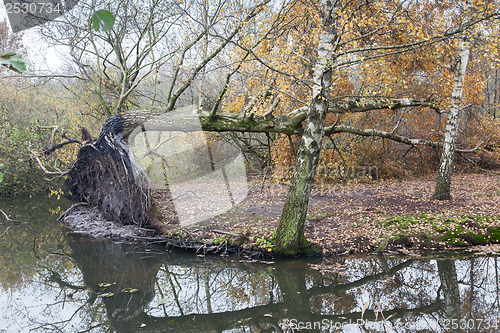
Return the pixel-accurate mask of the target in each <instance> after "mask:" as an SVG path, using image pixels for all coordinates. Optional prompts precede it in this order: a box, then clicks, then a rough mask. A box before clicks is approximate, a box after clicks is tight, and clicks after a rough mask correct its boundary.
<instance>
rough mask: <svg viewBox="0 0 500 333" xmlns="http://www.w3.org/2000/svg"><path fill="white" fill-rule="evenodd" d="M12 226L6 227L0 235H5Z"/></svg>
mask: <svg viewBox="0 0 500 333" xmlns="http://www.w3.org/2000/svg"><path fill="white" fill-rule="evenodd" d="M10 227H12V226H11V225H9V226H8V227H7V228H5V230H4V231H3V232H2V234H1V235H0V237H2V236H3V235H5V233H6V232H7V231H8V230H9V229H10Z"/></svg>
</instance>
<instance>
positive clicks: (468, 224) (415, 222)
mask: <svg viewBox="0 0 500 333" xmlns="http://www.w3.org/2000/svg"><path fill="white" fill-rule="evenodd" d="M497 220H498V217H490V216H472V215H463V214H462V215H457V216H455V217H446V218H444V217H442V216H436V215H432V214H426V213H423V214H420V215H418V216H388V217H386V218H385V221H382V222H381V224H380V226H381V227H383V228H387V229H392V230H393V231H392V233H391V235H390V236H389V237H387V238H385V239H384V240H382V241H381V242H380V243H379V244H377V251H382V250H384V249H385V248H387V247H388V246H397V247H401V246H413V245H415V244H418V245H419V246H421V247H433V246H439V245H442V244H445V245H447V246H468V245H485V244H492V243H500V227H497V226H492V222H493V221H497ZM416 226H418V227H419V228H418V230H419V231H418V232H416V230H417V229H414V227H416ZM421 230H424V231H421Z"/></svg>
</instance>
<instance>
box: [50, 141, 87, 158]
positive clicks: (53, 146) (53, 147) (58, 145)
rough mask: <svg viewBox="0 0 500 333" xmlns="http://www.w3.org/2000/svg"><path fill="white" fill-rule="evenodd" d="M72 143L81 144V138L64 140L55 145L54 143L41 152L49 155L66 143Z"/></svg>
mask: <svg viewBox="0 0 500 333" xmlns="http://www.w3.org/2000/svg"><path fill="white" fill-rule="evenodd" d="M71 143H79V144H82V143H81V142H80V141H79V140H77V139H68V140H66V141H63V142H60V143H57V144H55V145H52V146H50V147H48V148H45V149H44V150H42V152H41V154H43V155H49V154H50V153H52V152H53V151H55V150H56V149H59V148H61V147H64V146H66V145H69V144H71Z"/></svg>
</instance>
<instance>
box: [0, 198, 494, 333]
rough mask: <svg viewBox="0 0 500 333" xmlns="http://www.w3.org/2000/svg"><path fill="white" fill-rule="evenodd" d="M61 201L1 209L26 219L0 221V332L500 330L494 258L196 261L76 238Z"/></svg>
mask: <svg viewBox="0 0 500 333" xmlns="http://www.w3.org/2000/svg"><path fill="white" fill-rule="evenodd" d="M59 205H61V201H56V200H52V199H47V198H37V199H32V200H27V199H26V200H19V199H17V200H15V201H3V202H2V203H1V206H2V207H0V208H2V209H3V210H5V211H6V212H7V213H8V214H10V215H11V216H12V217H14V218H16V219H19V220H23V221H25V222H26V223H25V224H22V225H13V224H9V223H7V222H5V223H3V224H2V225H0V234H1V233H3V235H2V236H1V238H0V264H1V266H0V285H1V289H0V316H1V320H0V332H1V333H3V332H298V331H299V329H301V331H302V332H499V331H500V328H499V325H500V322H499V321H500V284H499V282H500V281H499V278H500V272H499V268H500V263H499V260H498V258H497V257H488V256H474V257H471V256H469V257H465V256H461V255H454V256H450V255H449V254H439V255H434V256H432V257H425V258H418V259H417V258H409V257H391V256H381V255H378V256H375V255H370V256H361V257H360V256H358V257H339V258H326V259H321V258H312V259H307V260H280V261H275V262H250V261H245V260H242V258H238V257H231V256H230V257H220V256H208V255H207V256H205V257H200V256H197V255H195V254H193V253H190V252H182V251H166V250H165V249H164V248H160V247H142V246H131V245H123V244H114V243H113V242H110V241H102V240H100V241H98V240H89V239H86V238H82V237H78V236H74V235H69V234H67V233H66V232H65V231H64V229H63V227H62V226H61V225H60V224H59V223H58V222H57V221H56V218H57V216H58V215H59V213H60V211H61V210H64V208H65V207H59ZM7 228H8V230H7ZM5 230H7V231H5ZM4 231H5V232H4Z"/></svg>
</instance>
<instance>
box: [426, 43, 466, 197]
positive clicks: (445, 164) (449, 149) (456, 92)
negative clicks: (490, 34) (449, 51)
mask: <svg viewBox="0 0 500 333" xmlns="http://www.w3.org/2000/svg"><path fill="white" fill-rule="evenodd" d="M469 52H470V46H469V43H468V42H467V41H466V40H465V39H464V40H463V41H462V43H461V45H460V53H459V56H458V63H457V67H456V69H455V87H454V88H453V94H452V96H451V103H450V111H449V112H448V120H447V124H446V132H445V134H444V143H443V151H442V153H441V161H440V166H439V171H438V175H437V179H436V188H435V190H434V194H433V195H432V199H437V200H451V193H450V186H451V172H452V169H453V159H454V157H455V143H456V139H457V127H458V113H459V111H460V102H461V101H462V81H463V79H464V76H465V71H466V69H467V62H468V60H469Z"/></svg>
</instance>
